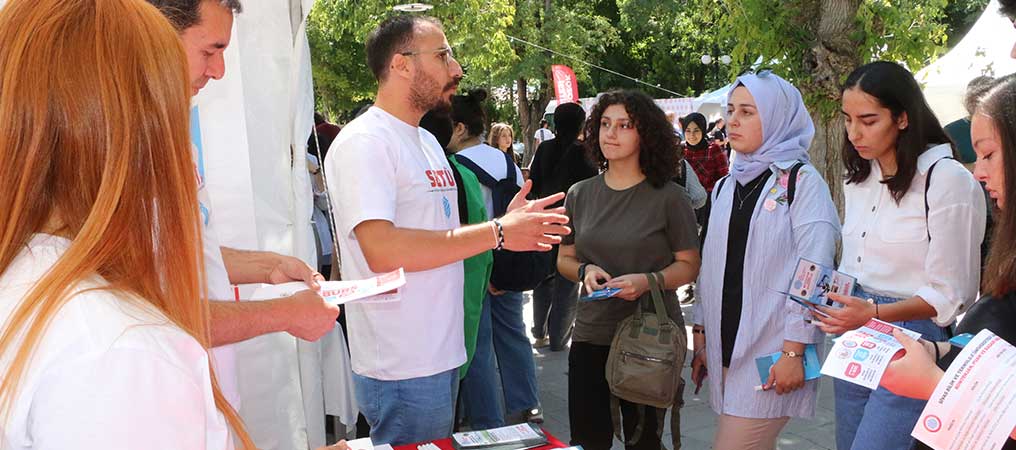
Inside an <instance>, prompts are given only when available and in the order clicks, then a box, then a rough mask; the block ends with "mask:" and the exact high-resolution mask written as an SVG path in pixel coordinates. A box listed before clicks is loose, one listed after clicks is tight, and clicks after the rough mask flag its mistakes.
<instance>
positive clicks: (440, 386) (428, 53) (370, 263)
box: [324, 15, 570, 445]
mask: <svg viewBox="0 0 1016 450" xmlns="http://www.w3.org/2000/svg"><path fill="white" fill-rule="evenodd" d="M366 53H367V65H368V66H369V67H370V69H371V71H372V72H373V74H374V77H375V78H376V79H377V80H378V85H379V87H378V93H377V98H376V100H375V102H374V106H373V107H371V108H370V109H369V110H368V111H366V112H365V113H364V114H362V115H361V116H360V117H358V118H356V119H355V120H353V121H352V122H350V123H349V124H348V125H347V126H346V127H345V128H344V129H343V130H342V133H341V134H339V136H338V138H337V139H336V140H335V142H334V143H333V144H332V148H331V150H330V151H329V152H328V156H327V157H326V159H325V166H324V167H325V168H326V170H327V171H328V173H329V174H331V175H332V176H330V177H329V179H328V181H329V184H328V189H329V192H330V193H331V198H332V199H333V201H335V202H336V204H335V205H334V206H335V208H334V210H335V211H336V215H337V217H336V222H337V223H336V228H337V234H338V240H339V248H340V251H341V256H342V263H343V270H344V273H345V274H347V275H349V276H350V277H352V278H368V277H372V276H375V275H377V274H379V273H385V272H390V271H393V270H397V269H399V268H400V267H402V268H404V269H405V272H406V284H405V286H404V287H403V288H401V289H399V291H398V292H397V293H394V294H388V295H389V296H391V297H393V298H392V300H393V301H390V302H386V303H378V302H365V303H351V304H349V306H348V309H347V314H348V324H349V346H350V353H351V355H352V365H353V372H354V375H353V381H354V384H355V388H356V400H357V403H359V405H360V407H361V411H362V412H363V415H364V416H365V417H366V418H367V421H368V423H369V424H370V426H371V438H372V439H373V441H374V442H378V443H389V444H392V445H401V444H406V443H412V442H418V441H424V440H433V439H437V438H443V437H447V436H448V435H450V434H451V431H452V424H453V418H454V406H455V399H456V394H457V389H458V376H457V373H458V367H459V366H460V365H462V364H463V363H464V362H465V361H466V352H465V344H464V337H463V303H462V298H463V297H462V296H463V291H462V289H463V269H462V262H461V261H462V260H463V259H465V258H468V257H470V256H473V255H476V254H478V253H481V252H484V251H487V250H490V249H495V248H496V249H500V248H505V249H508V250H513V251H533V250H540V251H548V250H550V249H551V246H552V245H553V244H557V243H559V242H560V240H561V238H560V237H559V235H563V234H568V233H569V232H570V230H569V229H568V227H566V226H564V224H565V223H567V221H568V218H567V217H566V216H564V215H563V214H562V213H563V211H562V209H561V208H557V209H546V208H547V206H548V205H551V204H553V203H555V202H557V201H560V200H561V199H562V198H563V197H564V194H557V195H554V196H550V197H547V198H544V199H541V200H536V201H530V202H527V201H526V200H525V196H526V194H527V193H528V192H529V190H530V183H526V185H525V186H524V187H523V188H522V190H521V191H520V192H519V195H518V196H516V197H515V200H514V201H513V202H512V204H511V205H510V207H509V208H508V212H507V213H506V214H505V215H504V216H503V217H501V218H499V219H494V220H491V221H488V222H484V223H481V224H476V225H469V226H464V227H459V223H460V222H459V217H458V208H456V207H455V205H456V204H457V201H458V200H457V193H456V189H457V186H456V182H455V178H454V177H453V176H452V171H451V168H450V167H449V164H448V160H447V158H446V157H445V155H444V152H443V150H442V148H441V146H440V144H438V142H437V140H436V139H435V138H434V136H433V135H431V134H430V133H429V132H427V131H426V130H424V129H422V128H419V127H418V125H419V122H420V118H421V117H422V116H423V115H424V114H425V113H426V112H427V111H429V110H432V109H435V108H442V107H443V108H448V107H449V105H450V100H451V96H452V95H453V94H455V90H456V88H457V87H458V83H459V80H460V79H461V78H462V67H461V66H460V65H459V63H458V61H456V60H455V57H454V55H453V54H452V49H451V48H450V47H449V45H448V41H447V40H446V39H445V35H444V32H443V30H442V26H441V24H440V23H439V22H438V21H437V20H435V19H432V18H429V17H424V16H407V15H396V16H392V17H390V18H388V19H386V20H385V21H384V22H382V23H381V24H380V25H379V26H378V27H377V28H376V29H375V30H374V31H373V32H371V33H370V35H369V36H368V37H367V44H366Z"/></svg>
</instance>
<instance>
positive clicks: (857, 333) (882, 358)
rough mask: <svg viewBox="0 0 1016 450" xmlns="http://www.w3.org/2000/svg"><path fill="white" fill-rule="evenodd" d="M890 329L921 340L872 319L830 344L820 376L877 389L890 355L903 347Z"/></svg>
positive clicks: (918, 334)
mask: <svg viewBox="0 0 1016 450" xmlns="http://www.w3.org/2000/svg"><path fill="white" fill-rule="evenodd" d="M893 329H899V330H900V331H903V333H905V334H906V335H908V336H910V337H912V338H914V339H920V338H921V334H920V333H917V332H914V331H911V330H908V329H906V328H901V327H897V326H895V325H893V324H891V323H887V322H883V321H881V320H877V319H872V320H870V321H868V323H867V324H865V325H864V326H863V327H861V328H858V329H856V330H852V331H848V332H846V333H843V336H840V337H839V339H836V340H834V341H833V348H832V349H830V350H829V356H827V357H826V360H825V363H824V364H822V375H829V376H831V377H834V378H839V379H841V380H844V381H849V382H851V383H854V384H858V385H861V386H864V387H866V388H868V389H877V388H878V382H879V380H881V379H882V374H883V373H885V369H886V367H889V362H890V361H892V357H893V355H895V354H896V352H898V351H900V350H901V349H903V345H901V344H900V342H899V341H897V340H896V338H895V337H893Z"/></svg>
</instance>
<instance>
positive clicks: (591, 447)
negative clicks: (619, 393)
mask: <svg viewBox="0 0 1016 450" xmlns="http://www.w3.org/2000/svg"><path fill="white" fill-rule="evenodd" d="M608 353H610V346H607V345H594V344H590V343H588V342H572V346H571V351H570V352H569V353H568V422H569V425H570V426H571V445H581V446H582V448H584V449H585V450H609V449H610V446H611V444H612V443H613V440H614V425H613V422H612V421H611V419H610V388H609V387H608V386H607V376H606V366H607V355H608ZM645 411H646V412H645V414H646V415H645V419H644V420H645V425H644V429H643V430H642V436H641V438H639V441H638V442H637V443H636V444H635V445H634V446H625V448H626V449H627V450H660V440H659V439H657V437H656V434H657V433H656V426H657V419H656V413H657V409H656V408H653V407H651V406H647V407H646V408H645ZM638 420H639V413H638V405H636V404H634V403H630V402H626V401H624V400H621V427H622V428H624V436H625V439H627V437H628V436H630V435H631V434H632V433H634V431H635V427H636V426H637V425H638Z"/></svg>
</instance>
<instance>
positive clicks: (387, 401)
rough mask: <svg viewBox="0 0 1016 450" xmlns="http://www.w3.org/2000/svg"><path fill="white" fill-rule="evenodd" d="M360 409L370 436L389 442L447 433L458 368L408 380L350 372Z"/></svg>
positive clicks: (427, 438)
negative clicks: (388, 378)
mask: <svg viewBox="0 0 1016 450" xmlns="http://www.w3.org/2000/svg"><path fill="white" fill-rule="evenodd" d="M353 386H354V388H355V391H356V402H357V403H358V404H359V406H360V412H362V413H363V416H364V417H366V418H367V423H368V424H370V437H371V439H372V440H373V441H374V442H377V443H378V444H383V443H388V444H392V445H393V446H397V445H405V444H412V443H414V442H421V441H432V440H436V439H441V438H445V437H448V436H450V435H451V433H452V425H453V423H454V421H455V399H456V397H457V396H458V386H459V369H458V368H455V369H452V370H447V371H444V372H441V373H438V374H435V375H431V376H427V377H420V378H410V379H408V380H395V381H388V380H378V379H374V378H369V377H365V376H361V375H358V374H356V373H354V374H353Z"/></svg>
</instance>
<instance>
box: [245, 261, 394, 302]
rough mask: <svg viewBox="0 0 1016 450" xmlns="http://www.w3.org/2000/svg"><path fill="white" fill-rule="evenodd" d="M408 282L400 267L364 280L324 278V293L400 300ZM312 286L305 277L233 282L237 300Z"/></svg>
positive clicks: (341, 298) (346, 298)
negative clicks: (280, 281)
mask: <svg viewBox="0 0 1016 450" xmlns="http://www.w3.org/2000/svg"><path fill="white" fill-rule="evenodd" d="M405 284H406V272H405V270H403V269H401V268H400V269H399V270H396V271H393V272H389V273H386V274H382V275H378V276H376V277H371V278H366V279H363V280H342V281H321V282H320V285H321V290H320V291H319V292H318V293H319V294H321V297H323V298H324V299H325V301H327V302H329V303H334V304H336V305H341V304H344V303H349V302H360V303H390V302H396V301H399V297H398V296H397V295H386V294H388V293H393V292H396V291H397V290H398V289H399V288H400V287H402V286H404V285H405ZM307 289H309V288H308V287H307V284H306V283H304V282H302V281H297V282H290V283H283V284H242V285H235V286H233V295H234V296H235V300H237V301H240V300H266V299H273V298H282V297H289V296H291V295H293V294H296V293H297V292H300V291H304V290H307Z"/></svg>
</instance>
